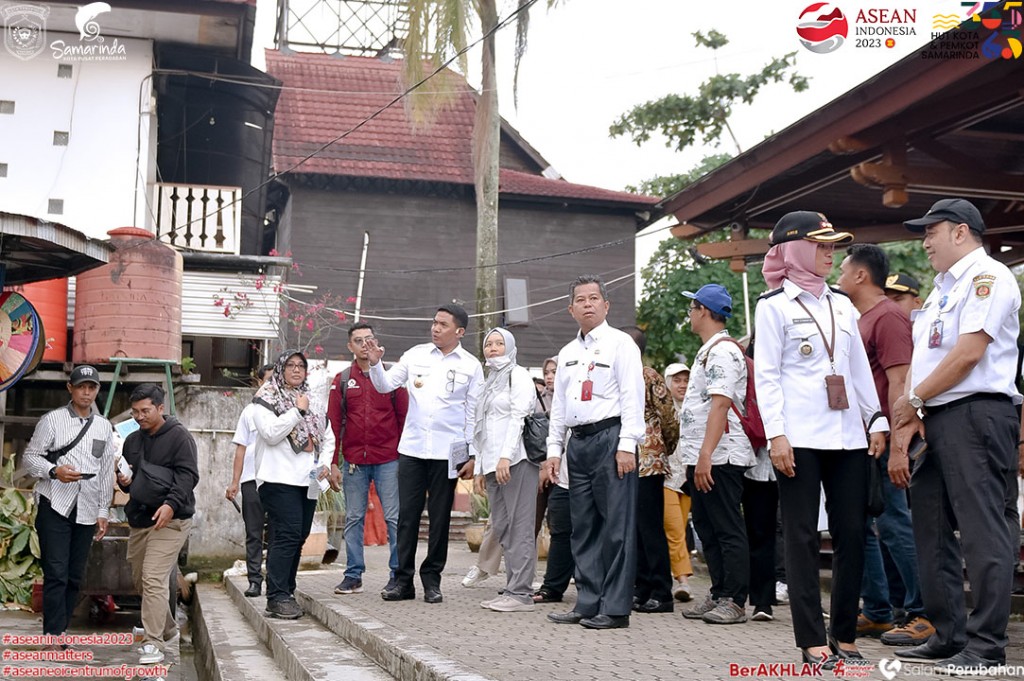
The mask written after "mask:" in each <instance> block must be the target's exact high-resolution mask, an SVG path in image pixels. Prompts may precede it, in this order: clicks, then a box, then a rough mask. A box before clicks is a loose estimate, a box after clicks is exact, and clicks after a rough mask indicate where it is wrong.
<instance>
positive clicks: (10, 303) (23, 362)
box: [0, 291, 46, 391]
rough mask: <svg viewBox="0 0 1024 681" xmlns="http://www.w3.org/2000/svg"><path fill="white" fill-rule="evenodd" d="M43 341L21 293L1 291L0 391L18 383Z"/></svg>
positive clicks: (36, 319) (33, 311)
mask: <svg viewBox="0 0 1024 681" xmlns="http://www.w3.org/2000/svg"><path fill="white" fill-rule="evenodd" d="M41 345H42V346H45V345H46V343H45V341H43V325H42V322H41V321H40V319H39V315H38V314H37V313H36V309H35V308H34V307H32V303H30V302H28V301H27V300H26V299H25V298H24V296H22V295H21V294H20V293H15V292H14V291H4V292H3V293H2V294H0V391H4V390H7V389H8V388H10V387H11V386H12V385H14V384H15V383H17V381H18V379H20V378H21V377H22V376H24V375H25V373H26V372H27V371H29V369H30V368H31V367H32V364H33V360H34V359H35V357H36V353H37V351H38V349H39V347H40V346H41Z"/></svg>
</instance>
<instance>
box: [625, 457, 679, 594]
mask: <svg viewBox="0 0 1024 681" xmlns="http://www.w3.org/2000/svg"><path fill="white" fill-rule="evenodd" d="M664 487H665V476H664V475H648V476H645V477H642V478H638V480H637V501H636V548H637V552H636V589H635V590H634V596H636V598H637V599H639V601H640V602H641V603H644V602H646V601H647V600H648V599H650V598H653V599H654V600H657V601H671V600H672V565H671V563H670V562H669V559H668V539H666V538H665V494H664V492H662V489H663V488H664Z"/></svg>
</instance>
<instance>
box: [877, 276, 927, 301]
mask: <svg viewBox="0 0 1024 681" xmlns="http://www.w3.org/2000/svg"><path fill="white" fill-rule="evenodd" d="M885 290H886V291H892V292H893V293H909V294H910V295H912V296H919V295H921V284H920V283H919V282H918V281H917V279H914V278H913V277H912V276H910V275H909V274H904V273H903V272H898V273H896V274H890V275H889V276H888V277H886V279H885Z"/></svg>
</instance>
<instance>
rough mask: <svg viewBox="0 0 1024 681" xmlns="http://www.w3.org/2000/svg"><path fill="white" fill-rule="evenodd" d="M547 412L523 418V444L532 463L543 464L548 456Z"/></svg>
mask: <svg viewBox="0 0 1024 681" xmlns="http://www.w3.org/2000/svg"><path fill="white" fill-rule="evenodd" d="M550 423H551V422H550V421H549V420H548V416H547V414H530V415H529V416H527V417H526V418H524V419H523V446H524V447H525V448H526V458H527V459H529V461H530V463H536V464H541V463H544V460H545V459H547V458H548V426H549V425H550Z"/></svg>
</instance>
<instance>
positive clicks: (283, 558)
mask: <svg viewBox="0 0 1024 681" xmlns="http://www.w3.org/2000/svg"><path fill="white" fill-rule="evenodd" d="M259 489H260V501H261V502H262V504H263V508H265V509H266V510H267V516H268V517H269V519H270V525H271V527H273V528H274V532H273V534H272V536H271V537H270V546H269V547H268V548H267V602H268V603H271V602H274V601H280V600H285V599H288V598H293V597H294V594H295V574H296V573H297V572H298V571H299V559H300V558H301V557H302V545H303V543H305V541H306V537H308V536H309V530H310V528H311V527H312V526H313V513H314V512H315V511H316V499H307V498H306V493H307V491H308V488H307V487H299V486H298V485H282V484H280V483H276V482H265V483H263V484H262V485H260V488H259Z"/></svg>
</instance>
